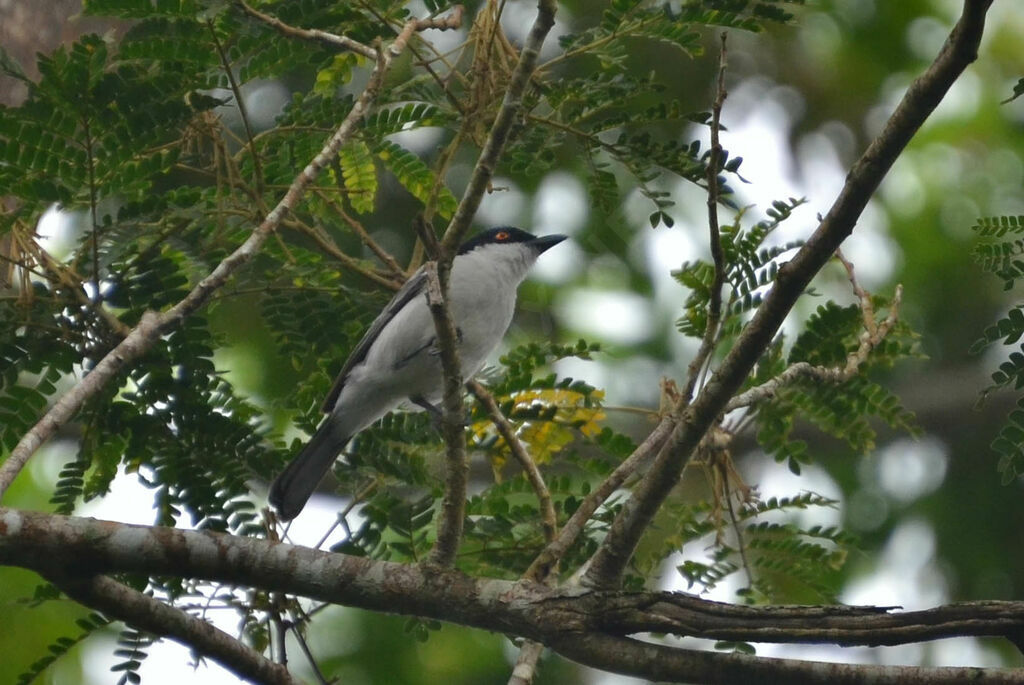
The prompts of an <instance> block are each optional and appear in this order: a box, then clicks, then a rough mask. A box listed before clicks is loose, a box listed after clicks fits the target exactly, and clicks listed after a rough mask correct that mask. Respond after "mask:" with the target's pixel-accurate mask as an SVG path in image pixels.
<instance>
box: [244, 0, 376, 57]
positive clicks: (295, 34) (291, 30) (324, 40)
mask: <svg viewBox="0 0 1024 685" xmlns="http://www.w3.org/2000/svg"><path fill="white" fill-rule="evenodd" d="M235 2H236V3H237V4H238V6H239V7H240V8H241V9H242V11H243V12H245V13H246V14H248V15H249V16H250V17H252V18H254V19H258V20H260V21H262V22H263V23H264V24H266V25H267V26H270V27H272V28H274V29H276V30H277V31H278V32H279V33H280V34H281V35H283V36H287V37H289V38H299V39H301V40H310V41H313V42H316V43H320V44H321V45H324V46H326V47H329V48H331V49H333V50H340V51H343V52H355V53H357V54H360V55H362V56H363V57H366V58H367V59H371V60H373V61H375V62H376V61H377V51H376V50H374V49H373V48H371V47H370V46H369V45H364V44H363V43H360V42H359V41H357V40H353V39H351V38H349V37H348V36H339V35H336V34H334V33H328V32H327V31H321V30H320V29H302V28H298V27H296V26H291V25H290V24H286V23H284V22H283V21H281V20H280V19H278V18H277V17H272V16H270V15H269V14H264V13H263V12H260V11H259V10H257V9H254V8H252V7H250V6H249V4H248V3H246V2H245V0H235Z"/></svg>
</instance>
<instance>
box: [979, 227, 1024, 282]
mask: <svg viewBox="0 0 1024 685" xmlns="http://www.w3.org/2000/svg"><path fill="white" fill-rule="evenodd" d="M972 229H973V230H974V231H975V232H976V233H977V234H978V237H979V238H980V240H978V242H977V243H975V246H974V258H975V260H976V261H977V262H978V263H979V264H980V265H981V268H983V269H984V270H985V271H988V272H991V273H994V274H995V275H996V276H998V277H999V278H1000V279H1001V280H1002V281H1003V289H1004V290H1010V289H1012V288H1013V285H1014V283H1015V282H1016V280H1017V279H1018V278H1020V277H1021V276H1024V239H1021V238H1019V237H1014V236H1020V235H1021V234H1022V233H1024V216H997V217H982V218H980V219H978V221H977V223H976V224H975V225H974V226H973V227H972Z"/></svg>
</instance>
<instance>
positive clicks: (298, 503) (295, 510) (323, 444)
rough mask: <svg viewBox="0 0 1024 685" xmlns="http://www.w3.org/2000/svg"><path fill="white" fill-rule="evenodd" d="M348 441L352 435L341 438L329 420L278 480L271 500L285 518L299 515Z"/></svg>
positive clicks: (273, 486) (272, 486)
mask: <svg viewBox="0 0 1024 685" xmlns="http://www.w3.org/2000/svg"><path fill="white" fill-rule="evenodd" d="M346 442H348V437H347V436H345V437H343V438H340V439H339V438H338V436H337V435H335V434H334V433H332V431H331V422H330V421H325V422H324V423H323V425H321V426H320V428H319V429H318V430H317V432H316V433H314V434H313V437H312V438H310V440H309V442H308V443H306V446H305V447H303V448H302V451H301V452H299V454H298V456H296V457H295V458H294V459H292V461H291V463H289V464H288V466H286V467H285V469H284V471H282V472H281V475H279V476H278V477H277V478H276V479H275V480H274V483H273V484H272V485H271V486H270V503H271V504H272V505H273V506H274V509H276V510H277V513H278V516H279V517H280V518H281V519H282V520H284V521H290V520H292V519H293V518H295V517H296V516H298V515H299V512H300V511H302V508H303V507H304V506H306V502H307V501H308V500H309V498H310V496H311V495H312V494H313V491H314V490H316V486H317V485H318V484H319V483H320V479H322V478H323V477H324V474H325V473H327V469H329V468H331V464H333V463H334V460H335V458H336V457H337V456H338V453H339V452H341V448H342V447H344V446H345V443H346Z"/></svg>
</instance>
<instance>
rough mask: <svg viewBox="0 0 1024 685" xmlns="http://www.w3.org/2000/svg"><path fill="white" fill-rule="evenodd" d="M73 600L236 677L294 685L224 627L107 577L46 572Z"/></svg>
mask: <svg viewBox="0 0 1024 685" xmlns="http://www.w3.org/2000/svg"><path fill="white" fill-rule="evenodd" d="M48 580H50V581H51V582H53V583H54V585H56V586H57V587H59V588H60V589H61V590H62V591H63V592H64V594H66V595H67V596H68V597H70V598H71V599H73V600H75V601H76V602H78V603H80V604H82V605H84V606H87V607H90V608H92V609H96V610H97V611H100V612H102V613H103V614H104V615H106V616H107V617H108V618H115V619H117V620H119V621H123V622H124V623H127V624H128V625H130V626H132V627H134V628H139V629H140V630H144V631H146V632H149V633H153V634H154V635H159V636H161V637H168V638H171V639H172V640H175V641H176V642H180V643H181V644H183V645H185V646H186V647H188V648H189V649H194V650H196V651H197V652H198V653H199V654H201V655H202V656H205V657H209V658H210V659H213V660H214V661H216V662H217V663H218V664H220V665H221V666H223V667H224V668H226V669H228V670H229V671H231V672H232V673H234V674H235V675H237V676H238V677H240V678H244V679H246V680H250V681H252V682H258V683H275V684H280V685H292V684H293V683H295V681H294V680H293V679H292V677H291V675H290V674H289V673H288V669H287V668H285V667H284V666H282V665H281V664H275V663H274V662H273V661H270V660H269V659H267V658H265V657H264V656H263V655H262V654H260V653H259V652H257V651H255V650H253V649H250V648H249V647H246V646H245V645H244V644H243V643H242V641H241V640H237V639H235V638H234V637H233V636H231V635H228V634H227V633H225V632H224V631H223V630H220V629H218V628H215V627H214V626H213V625H211V624H209V623H207V622H206V621H203V620H202V619H199V618H196V617H195V616H192V615H191V614H188V613H186V612H184V611H182V610H181V609H177V608H175V607H172V606H168V605H166V604H164V603H163V602H160V601H158V600H156V599H153V598H152V597H149V596H147V595H144V594H142V593H141V592H139V591H138V590H133V589H132V588H130V587H128V586H127V585H123V584H121V583H118V582H117V581H116V580H113V579H111V578H108V577H106V576H92V577H85V578H83V577H80V576H79V577H74V578H72V577H68V576H50V577H49V578H48Z"/></svg>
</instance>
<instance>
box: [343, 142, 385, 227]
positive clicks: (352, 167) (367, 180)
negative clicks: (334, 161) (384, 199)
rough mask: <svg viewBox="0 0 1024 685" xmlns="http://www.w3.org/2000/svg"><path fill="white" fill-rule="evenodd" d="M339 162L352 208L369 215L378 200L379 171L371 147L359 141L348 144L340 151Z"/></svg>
mask: <svg viewBox="0 0 1024 685" xmlns="http://www.w3.org/2000/svg"><path fill="white" fill-rule="evenodd" d="M338 161H339V162H340V163H341V175H342V179H343V181H344V183H345V189H346V190H347V191H348V192H349V195H348V200H349V202H350V203H351V204H352V208H353V209H354V210H356V211H357V212H359V213H360V214H369V213H370V212H372V211H373V208H374V204H375V202H374V201H375V200H376V198H377V169H376V168H375V167H374V165H373V155H372V154H371V152H370V148H369V146H367V144H366V143H364V142H362V141H359V140H355V141H352V142H349V143H346V144H345V145H343V146H342V148H341V150H339V151H338Z"/></svg>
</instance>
